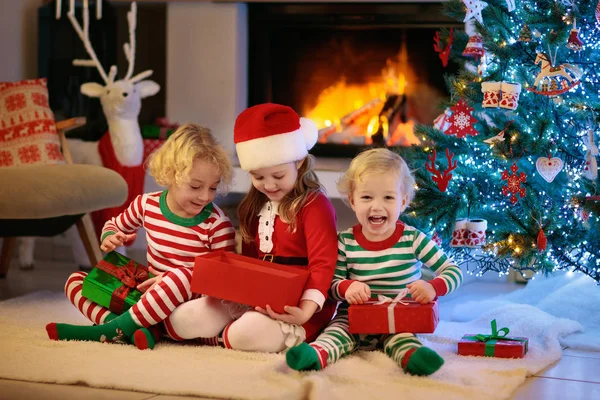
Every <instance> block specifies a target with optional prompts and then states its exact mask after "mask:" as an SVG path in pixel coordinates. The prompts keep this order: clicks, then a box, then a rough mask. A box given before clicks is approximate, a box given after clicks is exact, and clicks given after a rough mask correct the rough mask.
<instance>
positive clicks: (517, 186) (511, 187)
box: [502, 163, 527, 205]
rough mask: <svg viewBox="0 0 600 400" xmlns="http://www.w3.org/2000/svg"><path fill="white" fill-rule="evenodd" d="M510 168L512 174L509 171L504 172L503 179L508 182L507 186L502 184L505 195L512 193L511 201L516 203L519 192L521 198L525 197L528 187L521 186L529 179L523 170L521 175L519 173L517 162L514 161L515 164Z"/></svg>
mask: <svg viewBox="0 0 600 400" xmlns="http://www.w3.org/2000/svg"><path fill="white" fill-rule="evenodd" d="M510 170H511V171H512V175H509V172H508V171H504V172H502V180H503V181H507V182H508V185H507V186H502V194H503V195H505V196H507V195H508V194H511V196H510V202H511V203H512V204H513V205H514V204H516V203H517V201H518V200H517V193H518V194H519V195H520V196H521V198H523V197H525V193H526V189H525V188H524V187H521V183H524V182H526V181H527V176H525V173H524V172H521V173H520V174H519V175H517V171H518V170H519V167H517V164H514V163H513V165H512V166H511V167H510Z"/></svg>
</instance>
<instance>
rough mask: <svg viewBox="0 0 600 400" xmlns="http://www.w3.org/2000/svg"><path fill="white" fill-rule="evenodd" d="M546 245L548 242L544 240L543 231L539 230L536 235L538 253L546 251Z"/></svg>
mask: <svg viewBox="0 0 600 400" xmlns="http://www.w3.org/2000/svg"><path fill="white" fill-rule="evenodd" d="M547 244H548V240H547V239H546V235H544V229H543V228H540V231H539V232H538V235H537V247H538V251H539V252H542V251H545V250H546V245H547Z"/></svg>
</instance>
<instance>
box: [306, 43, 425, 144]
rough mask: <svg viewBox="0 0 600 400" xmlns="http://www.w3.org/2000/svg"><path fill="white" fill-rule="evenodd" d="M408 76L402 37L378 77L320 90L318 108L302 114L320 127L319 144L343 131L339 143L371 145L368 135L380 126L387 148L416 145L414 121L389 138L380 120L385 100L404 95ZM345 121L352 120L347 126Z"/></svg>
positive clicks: (399, 128) (384, 123)
mask: <svg viewBox="0 0 600 400" xmlns="http://www.w3.org/2000/svg"><path fill="white" fill-rule="evenodd" d="M407 75H408V76H414V75H413V74H412V71H411V70H410V67H409V66H408V55H407V49H406V41H405V38H403V42H402V46H401V48H400V51H399V53H398V57H397V61H392V60H390V59H388V60H387V61H386V65H385V67H384V68H383V69H382V71H381V76H376V77H372V78H370V79H368V80H367V81H366V82H365V83H362V84H348V83H347V82H346V79H345V78H344V77H341V78H340V79H339V80H338V81H337V82H336V83H334V84H333V85H331V86H330V87H328V88H327V89H325V90H323V91H322V92H321V93H320V94H319V95H318V98H317V105H316V106H315V107H314V108H312V109H310V110H309V111H308V112H306V113H305V115H306V116H307V117H308V118H310V119H312V120H313V121H314V122H315V124H316V125H317V127H318V128H319V132H320V135H319V141H320V142H327V141H328V139H327V137H328V136H331V135H332V134H335V133H339V132H343V133H344V136H347V137H345V138H344V139H343V140H342V141H341V142H342V143H353V142H356V143H360V142H361V141H362V143H364V144H366V145H369V144H371V143H372V139H371V136H372V135H373V134H374V133H376V132H377V131H378V129H379V127H380V124H381V125H383V131H384V137H385V138H387V141H388V145H395V144H400V145H404V146H408V145H410V144H419V143H420V141H419V139H418V138H417V137H416V136H415V135H414V121H412V120H409V121H407V122H405V123H399V124H398V125H397V127H396V129H395V130H394V132H393V133H392V134H391V135H390V134H389V133H388V123H389V122H388V121H385V120H383V121H380V118H379V113H380V112H381V110H382V108H383V105H384V103H385V101H386V98H387V97H388V96H389V95H390V94H398V95H403V94H405V93H406V88H407V87H408V86H409V82H408V79H407ZM348 121H351V123H349V122H348Z"/></svg>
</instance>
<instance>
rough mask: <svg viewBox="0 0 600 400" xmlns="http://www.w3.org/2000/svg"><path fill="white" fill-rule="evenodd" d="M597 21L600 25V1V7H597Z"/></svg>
mask: <svg viewBox="0 0 600 400" xmlns="http://www.w3.org/2000/svg"><path fill="white" fill-rule="evenodd" d="M596 21H598V23H599V24H600V0H598V5H597V6H596Z"/></svg>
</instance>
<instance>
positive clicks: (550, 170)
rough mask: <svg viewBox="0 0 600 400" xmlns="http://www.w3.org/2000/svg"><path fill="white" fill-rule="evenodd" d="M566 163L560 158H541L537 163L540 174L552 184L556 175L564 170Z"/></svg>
mask: <svg viewBox="0 0 600 400" xmlns="http://www.w3.org/2000/svg"><path fill="white" fill-rule="evenodd" d="M563 166H564V163H563V160H561V159H560V158H558V157H552V158H550V157H540V158H538V159H537V161H536V163H535V167H536V169H537V171H538V173H539V174H540V175H541V176H542V178H544V179H545V180H546V182H552V181H553V180H554V178H556V175H558V173H559V172H560V171H561V170H562V169H563Z"/></svg>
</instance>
